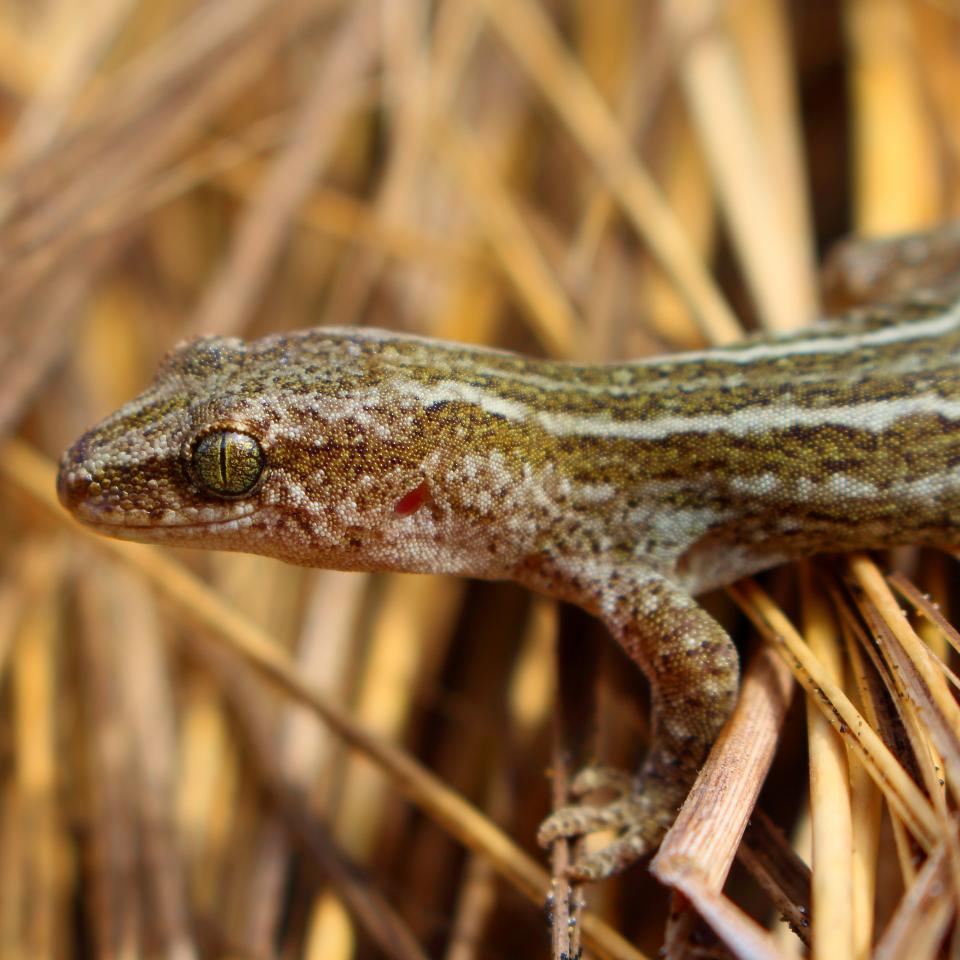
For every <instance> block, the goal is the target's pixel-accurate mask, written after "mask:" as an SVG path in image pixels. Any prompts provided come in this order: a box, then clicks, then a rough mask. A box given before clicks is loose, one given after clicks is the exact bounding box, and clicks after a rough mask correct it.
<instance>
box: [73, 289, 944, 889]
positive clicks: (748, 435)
mask: <svg viewBox="0 0 960 960" xmlns="http://www.w3.org/2000/svg"><path fill="white" fill-rule="evenodd" d="M58 489H59V494H60V498H61V500H62V502H63V503H64V505H65V506H66V507H67V508H68V509H69V510H71V511H72V512H73V513H74V514H75V515H76V517H77V518H78V519H80V520H81V521H82V522H84V523H86V524H89V525H90V526H92V527H94V528H96V529H97V530H99V531H101V532H103V533H107V534H109V535H112V536H116V537H123V538H127V539H134V540H142V541H149V542H155V543H165V544H173V545H187V546H199V547H209V548H216V549H226V550H241V551H247V552H254V553H261V554H267V555H270V556H275V557H279V558H281V559H283V560H287V561H290V562H293V563H298V564H304V565H311V566H321V567H330V568H338V569H353V570H404V571H429V572H445V573H454V574H462V575H468V576H474V577H481V578H490V579H511V580H515V581H518V582H520V583H522V584H524V585H526V586H528V587H530V588H532V589H534V590H538V591H541V592H545V593H547V594H549V595H551V596H555V597H558V598H561V599H565V600H568V601H571V602H574V603H577V604H579V605H581V606H582V607H584V608H585V609H587V610H588V611H590V612H592V613H593V614H595V615H596V616H598V617H599V618H600V619H601V620H603V622H604V623H605V624H606V625H607V627H608V628H609V630H610V632H611V633H612V634H613V635H614V637H615V638H616V639H617V640H618V641H619V642H620V643H621V644H622V646H623V647H624V649H625V650H626V651H627V653H628V654H629V655H630V656H631V657H632V658H633V659H634V661H635V662H636V663H637V664H638V665H639V666H640V668H641V669H643V671H644V672H645V673H646V674H647V676H648V678H649V679H650V682H651V690H652V701H653V711H654V720H655V731H654V735H653V739H652V743H651V746H650V749H649V752H648V755H647V758H646V760H645V762H644V764H643V766H642V768H641V770H640V771H639V773H638V775H637V778H636V781H635V783H634V785H633V787H632V789H630V790H628V791H626V792H625V793H623V794H622V795H620V796H618V797H617V798H616V799H615V800H614V801H612V802H611V803H609V804H606V805H603V806H591V805H585V804H580V805H574V806H571V807H569V808H565V809H563V810H561V811H558V812H557V813H555V814H554V815H553V816H552V817H551V818H549V819H548V820H547V821H546V822H545V824H544V826H543V828H542V829H541V840H542V841H543V842H549V841H551V840H553V839H555V838H557V837H559V836H575V835H580V834H583V833H587V832H590V831H593V830H596V829H599V828H601V827H612V828H614V829H615V830H616V831H617V836H616V839H615V840H614V841H613V842H612V843H611V844H610V845H609V846H608V847H606V848H604V849H603V850H601V851H598V852H596V853H593V854H590V855H587V856H585V857H583V858H581V859H580V860H579V861H578V863H577V864H576V866H575V868H574V873H575V875H576V876H579V877H582V878H599V877H602V876H606V875H608V874H610V873H612V872H614V871H616V870H619V869H621V868H623V867H624V866H626V865H628V864H629V863H631V862H633V861H634V860H635V859H636V858H637V857H639V856H642V855H643V854H645V853H647V852H649V850H650V849H651V848H653V847H654V846H655V845H656V844H657V843H658V842H659V840H660V839H661V837H662V835H663V833H664V831H665V830H666V828H667V827H668V826H669V824H670V822H671V821H672V819H673V817H674V816H675V813H676V810H677V808H678V806H679V804H680V803H681V802H682V801H683V799H684V797H685V795H686V793H687V791H688V789H689V786H690V784H691V782H692V779H693V777H694V776H695V774H696V771H697V769H698V768H699V766H700V764H701V763H702V761H703V759H704V757H705V755H706V752H707V751H708V749H709V747H710V745H711V743H712V742H713V740H714V739H715V738H716V735H717V733H718V732H719V729H720V727H721V726H722V724H723V723H724V721H725V720H726V718H727V717H728V715H729V713H730V711H731V709H732V706H733V703H734V700H735V697H736V691H737V683H738V664H737V657H736V653H735V651H734V648H733V646H732V644H731V642H730V640H729V638H728V637H727V635H726V633H725V632H724V631H723V629H722V628H721V627H720V626H719V625H718V624H717V623H716V622H715V621H714V620H713V619H712V618H711V617H710V616H708V615H707V614H706V613H705V612H704V611H703V610H702V609H701V608H700V607H699V606H698V605H697V603H696V602H695V601H694V600H693V599H692V597H693V595H695V594H697V593H700V592H702V591H704V590H707V589H710V588H713V587H716V586H720V585H724V584H727V583H730V582H732V581H733V580H736V579H737V578H739V577H742V576H745V575H747V574H750V573H753V572H756V571H758V570H761V569H764V568H766V567H769V566H772V565H774V564H776V563H778V562H781V561H783V560H786V559H790V558H794V557H799V556H803V555H807V554H811V553H815V552H819V551H836V550H848V549H855V548H871V547H882V546H889V545H892V544H898V543H910V544H931V545H938V546H943V547H951V548H955V547H957V546H958V545H960V304H954V305H946V306H945V305H938V304H935V303H919V302H918V303H917V304H915V305H912V306H910V305H899V306H897V307H896V308H871V309H865V310H863V311H860V312H859V313H857V314H856V315H855V316H853V317H847V318H844V320H843V321H842V322H839V321H837V322H827V323H824V324H823V325H821V326H820V327H818V328H815V329H814V330H812V331H806V332H804V333H802V334H798V335H794V336H791V337H786V338H780V339H772V338H767V339H756V340H752V341H747V342H745V343H743V344H740V345H737V346H733V347H727V348H720V349H713V350H707V351H703V352H699V353H689V354H680V355H676V356H670V357H661V358H655V359H651V360H645V361H640V362H636V363H631V364H622V365H610V366H582V365H575V364H566V363H559V362H552V361H546V360H533V359H528V358H525V357H521V356H517V355H514V354H510V353H504V352H498V351H493V350H487V349H480V348H475V347H467V346H461V345H456V344H449V343H444V342H439V341H433V340H428V339H424V338H419V337H411V336H403V335H398V334H392V333H386V332H383V331H377V330H369V329H353V328H351V329H315V330H310V331H306V332H302V333H293V334H285V335H278V336H271V337H267V338H265V339H262V340H258V341H254V342H250V343H244V342H243V341H240V340H236V339H221V338H203V339H200V340H196V341H193V342H192V343H189V344H186V345H183V346H181V347H179V348H178V349H177V350H176V351H174V352H173V353H172V354H171V355H170V356H169V357H168V358H167V360H166V361H165V362H164V364H163V365H162V367H161V368H160V370H159V372H158V373H157V376H156V379H155V380H154V382H153V384H152V385H151V386H150V387H149V388H148V389H147V391H146V392H145V393H143V394H142V395H141V396H140V397H138V398H137V399H135V400H133V401H132V402H131V403H129V404H127V405H126V406H124V407H123V408H121V409H120V410H119V411H117V412H116V413H115V414H113V415H112V416H110V417H108V418H107V419H106V420H105V421H103V422H102V423H101V424H100V425H99V426H97V427H95V428H94V429H93V430H91V431H90V432H89V433H87V434H86V435H85V436H83V437H82V438H81V439H80V440H79V441H77V443H76V444H75V445H74V446H73V447H72V448H71V449H70V450H69V451H67V453H66V454H65V455H64V457H63V460H62V463H61V468H60V475H59V480H58Z"/></svg>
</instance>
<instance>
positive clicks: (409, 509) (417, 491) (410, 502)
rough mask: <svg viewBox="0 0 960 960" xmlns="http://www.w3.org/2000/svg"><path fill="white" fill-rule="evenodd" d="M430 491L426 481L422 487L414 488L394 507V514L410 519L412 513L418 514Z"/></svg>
mask: <svg viewBox="0 0 960 960" xmlns="http://www.w3.org/2000/svg"><path fill="white" fill-rule="evenodd" d="M429 489H430V488H429V487H428V486H427V481H426V480H424V481H423V482H422V483H421V484H420V486H418V487H414V488H413V489H412V490H411V491H410V492H409V493H405V494H404V495H403V496H402V497H401V498H400V499H399V500H398V501H397V502H396V503H395V504H394V505H393V512H394V513H395V514H396V515H397V516H398V517H409V516H410V514H411V513H416V512H417V511H418V510H419V509H420V508H421V507H422V506H423V503H424V501H425V500H426V499H427V493H428V491H429Z"/></svg>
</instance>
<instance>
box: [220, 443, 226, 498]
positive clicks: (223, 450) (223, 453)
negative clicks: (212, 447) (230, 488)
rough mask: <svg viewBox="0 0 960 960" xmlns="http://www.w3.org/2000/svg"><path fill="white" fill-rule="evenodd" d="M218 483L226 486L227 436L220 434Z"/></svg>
mask: <svg viewBox="0 0 960 960" xmlns="http://www.w3.org/2000/svg"><path fill="white" fill-rule="evenodd" d="M220 482H221V483H222V484H223V486H224V487H226V486H227V435H226V434H225V433H221V434H220Z"/></svg>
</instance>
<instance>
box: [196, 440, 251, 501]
mask: <svg viewBox="0 0 960 960" xmlns="http://www.w3.org/2000/svg"><path fill="white" fill-rule="evenodd" d="M190 462H191V464H192V466H193V472H194V476H195V477H196V479H197V481H198V482H199V484H200V486H201V487H203V488H204V490H206V491H207V493H212V494H213V495H214V496H215V497H241V496H243V494H245V493H249V492H250V491H251V490H252V489H253V488H254V487H255V486H256V485H257V481H258V480H259V479H260V477H261V475H262V474H263V467H264V462H265V458H264V455H263V448H262V447H261V446H260V444H259V443H258V442H257V440H256V439H255V438H254V437H251V436H250V435H249V434H246V433H237V432H235V431H233V430H214V431H213V432H212V433H205V434H204V435H203V436H202V437H200V439H199V440H198V441H197V442H196V443H195V444H194V447H193V452H192V453H191V455H190Z"/></svg>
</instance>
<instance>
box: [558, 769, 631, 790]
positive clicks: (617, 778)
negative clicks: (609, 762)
mask: <svg viewBox="0 0 960 960" xmlns="http://www.w3.org/2000/svg"><path fill="white" fill-rule="evenodd" d="M634 789H635V783H634V777H633V776H632V775H631V774H629V773H627V772H626V771H625V770H620V769H618V768H617V767H608V766H604V765H603V764H593V765H592V766H589V767H584V768H583V769H582V770H580V771H579V772H578V773H577V775H576V776H575V777H574V779H573V783H571V784H570V793H571V794H573V796H575V797H582V796H584V795H585V794H588V793H594V792H595V791H598V790H609V791H611V792H612V793H613V794H614V796H615V797H616V798H617V799H621V798H622V797H626V796H629V795H630V793H631V792H632V791H633V790H634Z"/></svg>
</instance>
